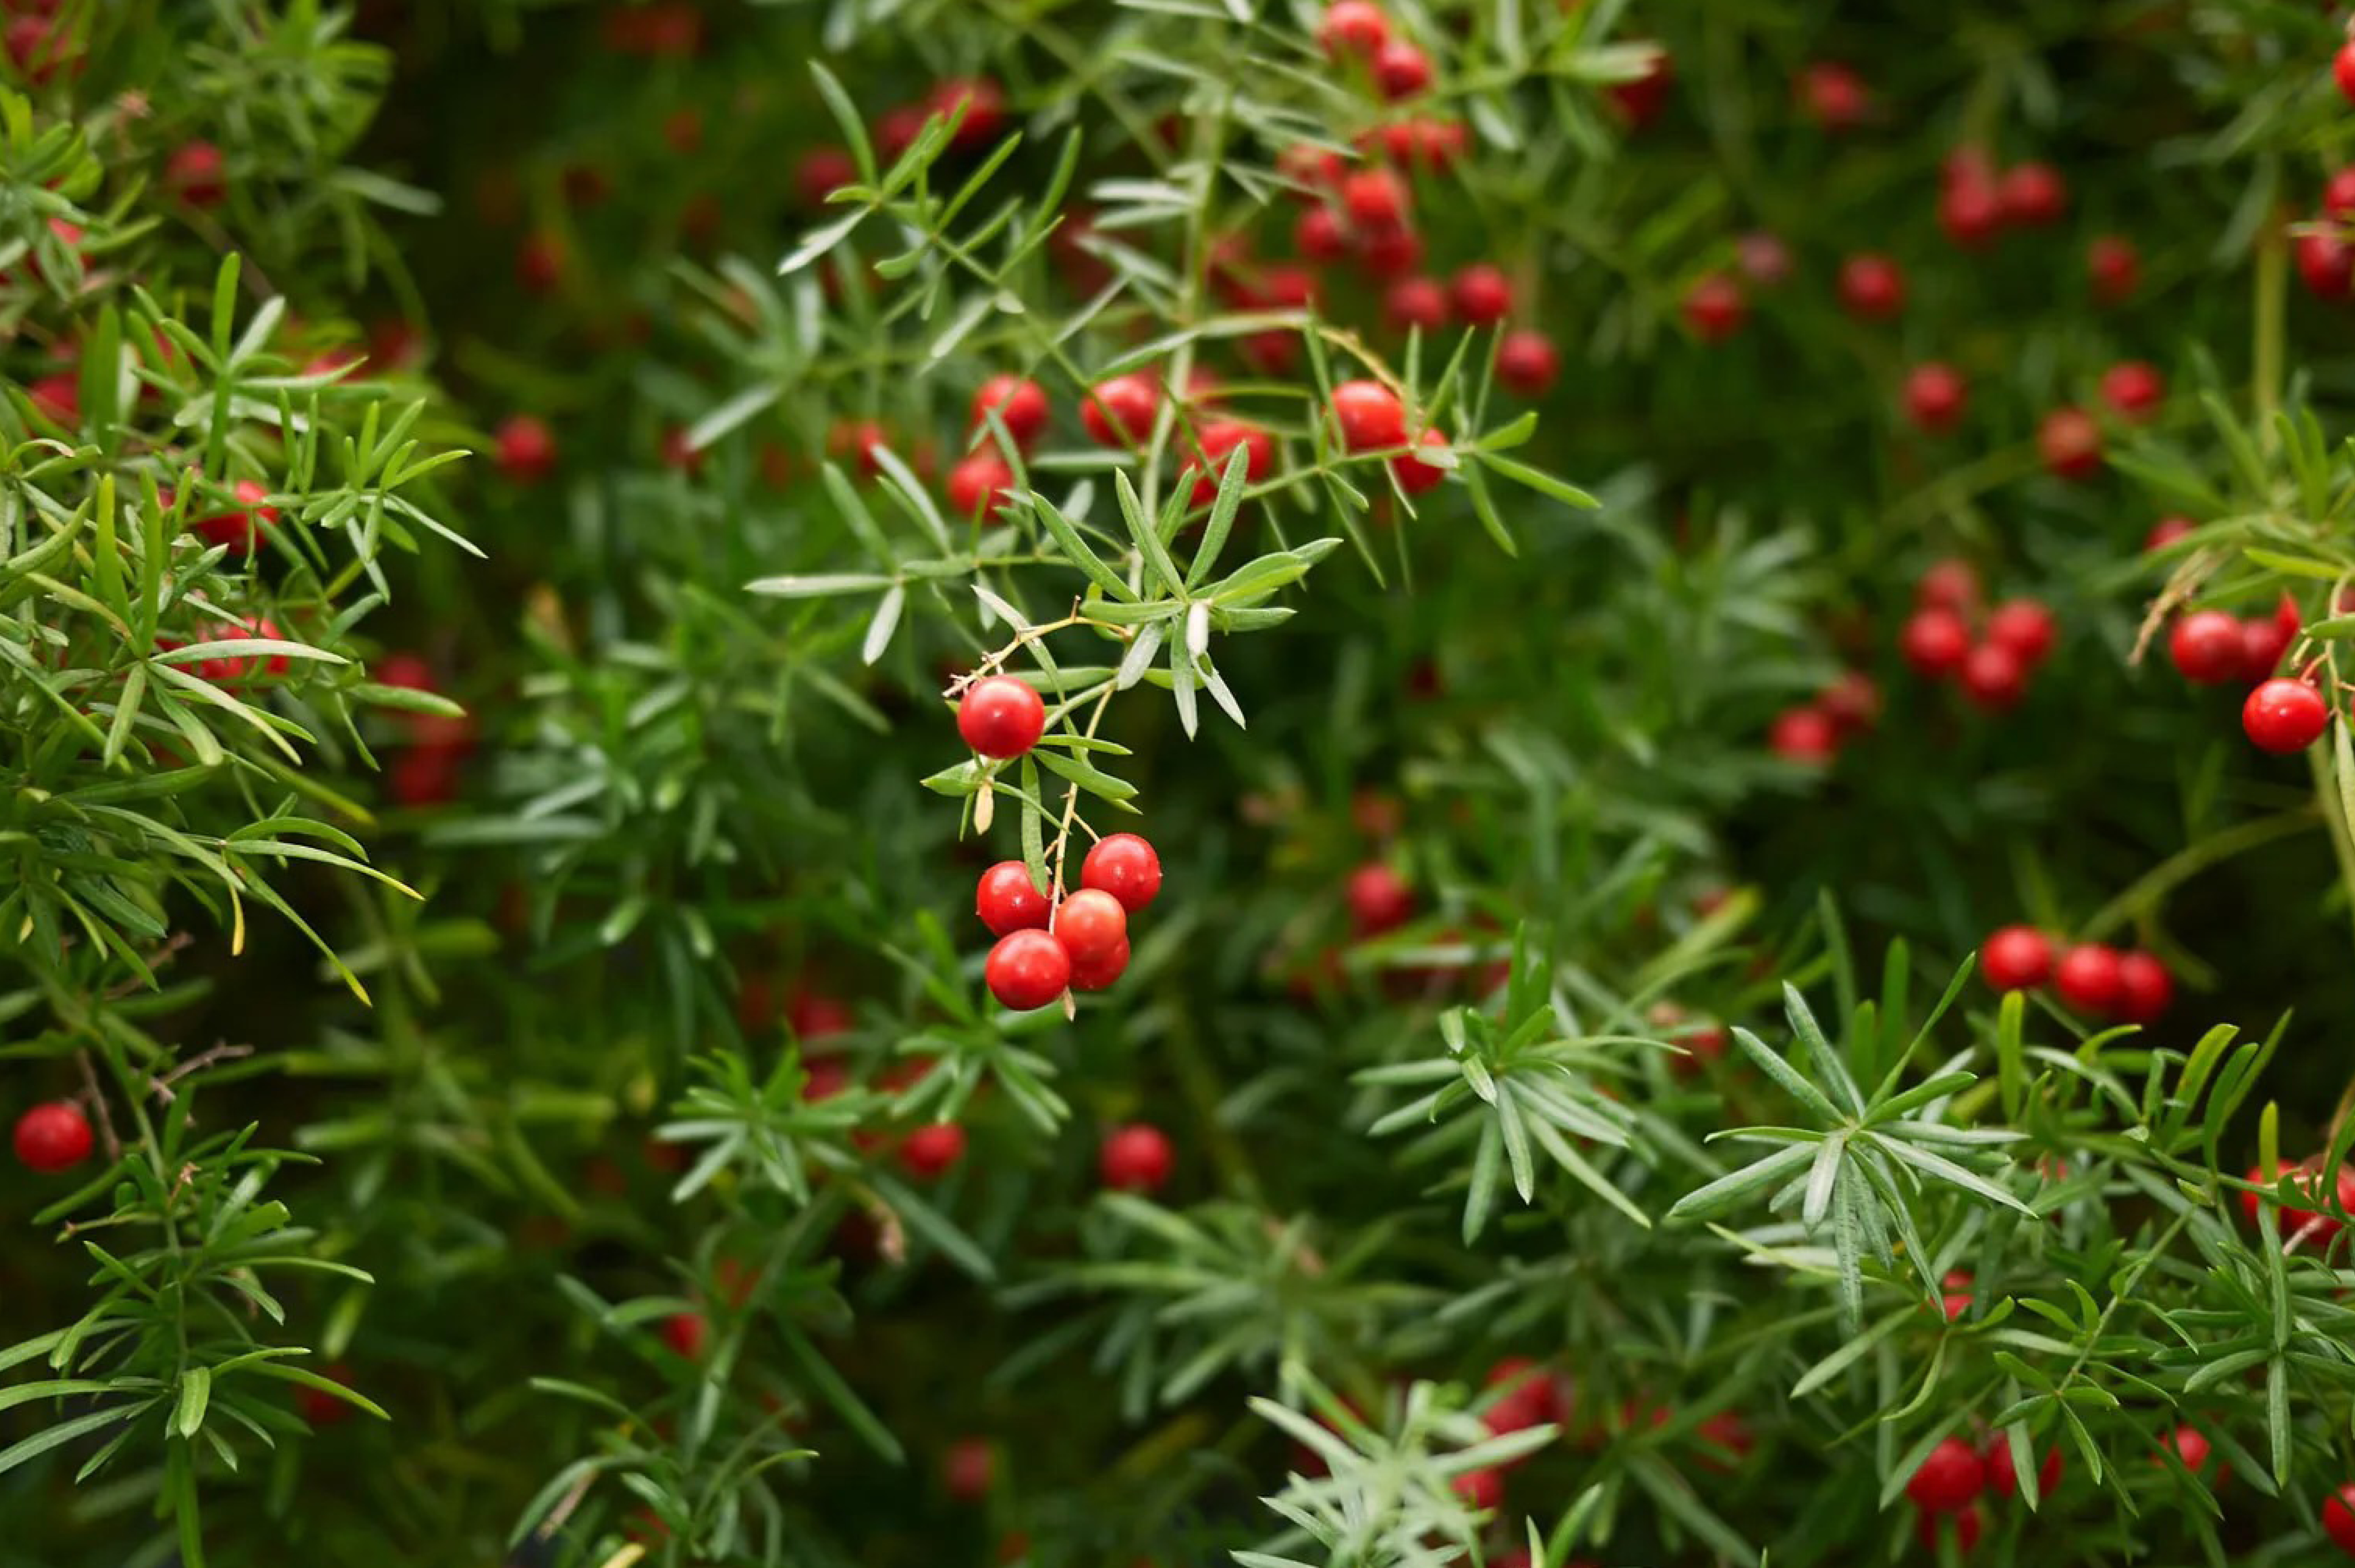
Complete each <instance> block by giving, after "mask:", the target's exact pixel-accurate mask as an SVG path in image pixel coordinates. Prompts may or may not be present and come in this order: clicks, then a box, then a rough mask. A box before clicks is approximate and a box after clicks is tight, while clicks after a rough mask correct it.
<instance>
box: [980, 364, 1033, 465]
mask: <svg viewBox="0 0 2355 1568" xmlns="http://www.w3.org/2000/svg"><path fill="white" fill-rule="evenodd" d="M992 409H996V412H997V422H998V423H999V424H1002V425H1004V426H1005V427H1006V433H1007V435H1009V436H1012V437H1013V438H1014V444H1015V445H1016V446H1018V447H1019V448H1021V449H1022V450H1024V451H1028V450H1030V444H1031V443H1032V442H1033V441H1035V440H1038V439H1039V437H1040V436H1041V435H1043V434H1044V433H1045V432H1046V429H1047V419H1048V408H1047V389H1046V388H1045V387H1041V386H1039V384H1038V383H1037V382H1036V381H1033V380H1030V379H1029V378H1028V377H1027V376H1016V375H1013V374H1012V373H1010V372H1002V373H1000V374H998V375H996V376H991V377H990V378H989V379H988V380H986V381H985V382H983V383H982V384H981V389H980V390H979V391H977V392H975V394H974V395H973V428H974V429H976V430H978V429H983V428H984V427H985V426H986V424H987V421H988V415H989V413H990V411H991V410H992Z"/></svg>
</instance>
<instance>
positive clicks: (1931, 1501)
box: [1905, 1437, 1987, 1513]
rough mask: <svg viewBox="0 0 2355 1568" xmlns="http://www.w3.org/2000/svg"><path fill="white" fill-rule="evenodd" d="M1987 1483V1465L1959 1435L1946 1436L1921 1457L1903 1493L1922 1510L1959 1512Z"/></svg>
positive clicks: (1974, 1499)
mask: <svg viewBox="0 0 2355 1568" xmlns="http://www.w3.org/2000/svg"><path fill="white" fill-rule="evenodd" d="M1986 1485H1987V1465H1986V1462H1985V1461H1984V1460H1982V1459H1981V1458H1980V1457H1979V1455H1978V1451H1977V1449H1975V1448H1973V1447H1972V1446H1970V1445H1969V1444H1968V1443H1966V1442H1964V1441H1963V1440H1962V1439H1961V1438H1959V1437H1948V1438H1946V1439H1945V1440H1944V1441H1942V1442H1941V1443H1939V1445H1938V1446H1936V1447H1934V1448H1933V1449H1931V1450H1930V1452H1929V1453H1928V1454H1926V1455H1924V1456H1923V1459H1922V1463H1921V1465H1920V1467H1918V1468H1916V1469H1915V1470H1914V1472H1913V1475H1912V1476H1911V1477H1909V1478H1907V1479H1906V1482H1905V1495H1906V1496H1907V1497H1909V1498H1911V1499H1913V1506H1914V1507H1916V1508H1918V1509H1921V1510H1923V1512H1925V1513H1959V1512H1961V1511H1962V1510H1964V1509H1966V1508H1968V1507H1970V1506H1971V1504H1972V1503H1973V1502H1975V1501H1977V1499H1978V1495H1979V1493H1980V1491H1981V1490H1983V1489H1985V1487H1986Z"/></svg>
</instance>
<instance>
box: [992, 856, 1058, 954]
mask: <svg viewBox="0 0 2355 1568" xmlns="http://www.w3.org/2000/svg"><path fill="white" fill-rule="evenodd" d="M973 912H974V913H975V914H976V915H978V916H981V923H982V924H983V925H985V926H986V927H989V930H990V934H991V935H992V936H996V937H1005V936H1010V935H1012V934H1013V933H1014V932H1017V931H1043V930H1045V929H1046V928H1047V912H1048V905H1047V895H1045V894H1043V893H1041V892H1039V890H1038V888H1036V887H1035V886H1033V885H1031V882H1030V868H1029V867H1028V866H1027V865H1025V864H1023V863H1021V862H1020V861H1018V860H1001V861H999V862H998V863H996V865H993V866H991V867H990V868H989V869H988V870H987V871H985V872H983V873H982V874H981V881H980V882H979V883H978V884H976V885H975V888H974V895H973Z"/></svg>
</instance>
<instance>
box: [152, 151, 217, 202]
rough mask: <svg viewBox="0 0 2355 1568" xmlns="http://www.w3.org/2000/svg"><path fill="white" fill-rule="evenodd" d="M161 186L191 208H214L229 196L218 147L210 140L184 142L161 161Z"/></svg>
mask: <svg viewBox="0 0 2355 1568" xmlns="http://www.w3.org/2000/svg"><path fill="white" fill-rule="evenodd" d="M164 188H165V190H167V191H170V192H171V193H172V194H173V195H175V196H178V197H179V198H180V199H181V200H182V201H185V202H186V203H187V204H188V205H189V206H190V207H213V206H217V205H218V203H219V202H220V200H221V198H222V197H223V196H227V195H229V181H228V179H227V178H226V176H225V175H223V173H222V169H221V150H220V149H219V148H218V147H216V146H214V145H213V144H212V143H210V142H185V143H181V144H180V145H179V146H177V147H175V148H173V149H172V154H171V156H169V157H167V158H165V160H164Z"/></svg>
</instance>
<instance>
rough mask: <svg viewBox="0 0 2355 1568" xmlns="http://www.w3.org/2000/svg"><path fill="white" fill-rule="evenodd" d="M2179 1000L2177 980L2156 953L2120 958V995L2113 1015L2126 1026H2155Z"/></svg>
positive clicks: (2114, 1003) (2133, 954) (2122, 954)
mask: <svg viewBox="0 0 2355 1568" xmlns="http://www.w3.org/2000/svg"><path fill="white" fill-rule="evenodd" d="M2174 1000H2175V977H2174V976H2173V975H2172V974H2170V973H2169V972H2168V968H2167V965H2166V964H2165V963H2164V962H2163V961H2161V960H2160V959H2158V957H2157V956H2156V955H2155V954H2151V953H2144V952H2133V953H2121V954H2120V955H2119V956H2118V994H2117V999H2116V1000H2115V1001H2113V1002H2112V1003H2111V1004H2110V1013H2111V1016H2113V1017H2115V1018H2116V1019H2117V1020H2118V1021H2119V1022H2122V1023H2155V1022H2158V1019H2159V1017H2160V1016H2161V1015H2162V1014H2163V1013H2165V1012H2167V1009H2168V1004H2169V1002H2172V1001H2174Z"/></svg>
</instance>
